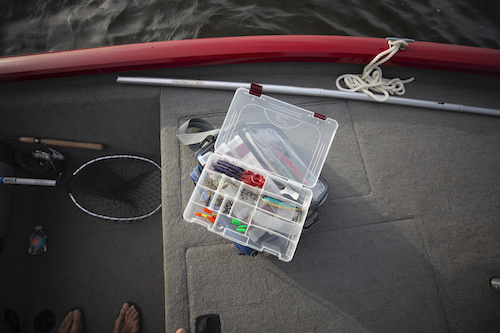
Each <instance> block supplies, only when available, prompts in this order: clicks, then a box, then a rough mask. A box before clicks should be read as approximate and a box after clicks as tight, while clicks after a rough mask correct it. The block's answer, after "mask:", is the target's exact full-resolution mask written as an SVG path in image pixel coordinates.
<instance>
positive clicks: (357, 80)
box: [335, 39, 414, 102]
mask: <svg viewBox="0 0 500 333" xmlns="http://www.w3.org/2000/svg"><path fill="white" fill-rule="evenodd" d="M388 44H389V48H388V49H387V50H385V51H382V52H380V53H379V54H378V55H377V56H376V57H375V58H373V59H372V61H370V63H369V64H368V65H366V66H365V68H364V69H363V73H362V74H361V75H357V74H343V75H341V76H339V77H338V78H337V80H336V81H335V84H336V85H337V89H339V90H342V91H349V92H363V93H365V94H367V95H368V96H370V97H371V98H373V99H374V100H376V101H378V102H384V101H385V100H387V99H388V98H389V95H398V96H402V95H404V93H405V92H406V89H405V86H404V84H405V83H409V82H412V81H413V80H414V78H413V77H412V78H409V79H406V80H401V79H400V78H394V79H391V80H389V79H384V78H383V76H382V69H381V68H380V67H379V66H380V65H381V64H383V63H385V62H386V61H388V60H389V59H391V58H392V57H393V56H394V55H395V54H396V53H397V52H398V51H399V49H400V48H401V47H405V46H407V45H408V42H407V41H405V40H403V39H399V40H389V41H388ZM342 80H343V81H344V84H345V86H346V87H347V88H344V87H343V86H342V85H341V81H342ZM373 92H376V93H379V94H383V96H380V95H375V94H374V93H373Z"/></svg>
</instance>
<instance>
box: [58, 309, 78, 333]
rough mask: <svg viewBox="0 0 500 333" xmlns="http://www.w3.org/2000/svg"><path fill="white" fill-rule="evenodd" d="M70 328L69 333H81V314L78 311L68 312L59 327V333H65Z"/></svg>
mask: <svg viewBox="0 0 500 333" xmlns="http://www.w3.org/2000/svg"><path fill="white" fill-rule="evenodd" d="M70 327H71V333H81V332H82V312H81V311H80V310H79V309H76V310H73V311H70V312H68V314H67V315H66V317H64V319H63V321H62V323H61V326H59V330H58V332H59V333H67V332H68V330H69V328H70Z"/></svg>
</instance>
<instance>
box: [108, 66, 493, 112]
mask: <svg viewBox="0 0 500 333" xmlns="http://www.w3.org/2000/svg"><path fill="white" fill-rule="evenodd" d="M116 82H118V83H123V84H143V85H153V86H170V87H184V88H204V89H221V90H236V89H238V88H247V89H250V85H251V83H243V82H226V81H206V80H181V79H169V78H152V77H122V76H119V77H118V78H117V79H116ZM259 85H260V86H262V91H263V92H264V93H275V94H286V95H302V96H316V97H331V98H340V99H348V100H355V101H365V102H377V103H381V102H378V101H375V100H374V99H372V98H371V97H369V96H367V95H365V94H360V93H352V92H346V91H339V90H331V89H322V88H306V87H293V86H284V85H275V84H259ZM382 103H388V104H395V105H403V106H413V107H420V108H426V109H436V110H442V111H452V112H464V113H475V114H483V115H488V116H500V110H498V109H490V108H482V107H475V106H466V105H461V104H451V103H442V102H433V101H426V100H419V99H411V98H404V97H395V96H389V98H388V99H387V100H385V101H384V102H382Z"/></svg>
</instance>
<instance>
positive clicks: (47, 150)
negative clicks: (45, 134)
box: [15, 143, 65, 175]
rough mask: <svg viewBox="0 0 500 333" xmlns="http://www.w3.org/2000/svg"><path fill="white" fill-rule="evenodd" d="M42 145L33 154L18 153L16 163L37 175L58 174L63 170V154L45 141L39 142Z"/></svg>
mask: <svg viewBox="0 0 500 333" xmlns="http://www.w3.org/2000/svg"><path fill="white" fill-rule="evenodd" d="M39 144H40V145H41V146H42V147H40V149H35V150H34V151H33V152H32V153H31V154H26V153H17V154H16V157H15V159H16V163H17V164H18V165H19V166H20V167H21V168H22V169H23V170H25V171H27V172H29V173H32V174H35V175H49V174H56V175H58V174H59V173H61V172H62V171H63V161H64V160H65V157H64V155H63V154H61V153H60V152H58V151H57V150H55V149H54V148H51V147H49V146H48V145H47V144H45V143H39Z"/></svg>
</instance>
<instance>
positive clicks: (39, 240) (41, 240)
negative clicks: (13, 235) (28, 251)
mask: <svg viewBox="0 0 500 333" xmlns="http://www.w3.org/2000/svg"><path fill="white" fill-rule="evenodd" d="M46 242H47V241H46V239H45V237H40V236H36V237H35V238H33V239H32V240H31V241H30V247H37V246H45V245H46Z"/></svg>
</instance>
